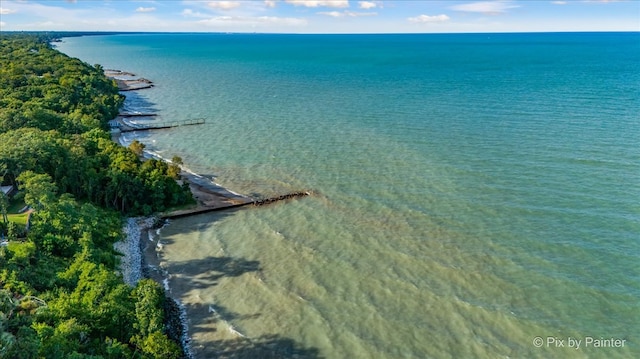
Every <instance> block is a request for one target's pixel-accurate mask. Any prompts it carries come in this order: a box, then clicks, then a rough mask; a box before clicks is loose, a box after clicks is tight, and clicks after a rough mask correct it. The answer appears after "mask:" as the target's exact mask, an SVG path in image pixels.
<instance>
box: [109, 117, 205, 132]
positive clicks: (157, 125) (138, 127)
mask: <svg viewBox="0 0 640 359" xmlns="http://www.w3.org/2000/svg"><path fill="white" fill-rule="evenodd" d="M205 122H206V121H205V119H203V118H199V119H195V120H183V121H166V122H153V123H143V124H141V123H137V124H135V125H129V124H126V123H122V126H120V132H133V131H148V130H161V129H165V128H172V127H179V126H191V125H203V124H204V123H205Z"/></svg>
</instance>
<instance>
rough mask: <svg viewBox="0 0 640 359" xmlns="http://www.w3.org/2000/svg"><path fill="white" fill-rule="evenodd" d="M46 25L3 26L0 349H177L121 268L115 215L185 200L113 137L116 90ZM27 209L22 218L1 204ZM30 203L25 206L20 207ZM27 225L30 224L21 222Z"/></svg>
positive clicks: (52, 353)
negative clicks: (40, 30) (30, 30)
mask: <svg viewBox="0 0 640 359" xmlns="http://www.w3.org/2000/svg"><path fill="white" fill-rule="evenodd" d="M51 40H52V38H51V37H50V36H45V35H41V34H27V35H25V34H17V33H16V34H1V35H0V184H1V185H2V186H13V187H14V188H17V189H18V194H17V195H15V196H13V197H12V198H9V196H8V195H6V194H4V193H0V196H1V198H0V210H2V213H3V216H2V218H1V220H0V235H1V236H2V240H3V244H2V245H1V246H0V357H1V358H178V357H181V356H182V355H183V354H182V351H181V349H180V348H179V346H178V345H177V344H176V343H175V342H174V341H172V340H170V339H169V337H168V336H167V334H166V328H165V326H164V324H163V323H164V316H165V312H164V309H163V306H164V305H165V303H164V301H165V297H164V293H163V291H162V289H161V288H160V287H159V286H158V285H157V284H156V283H155V282H153V281H151V280H142V281H140V282H139V283H138V285H137V286H136V287H135V288H131V287H128V286H127V285H125V284H124V282H123V280H122V276H121V275H120V274H119V273H118V272H117V270H116V269H117V264H118V253H116V252H115V251H114V249H113V244H114V243H115V242H116V241H118V240H120V239H122V236H123V234H122V218H123V217H122V216H123V215H139V214H145V215H147V214H151V213H153V212H157V211H163V210H166V209H167V208H169V207H172V206H177V205H182V204H185V203H189V202H191V201H193V199H192V197H191V194H190V192H189V190H188V187H187V186H180V185H178V183H177V182H176V173H177V172H176V169H175V168H172V167H171V166H170V165H167V164H166V163H165V162H162V161H158V160H154V159H150V160H144V161H143V160H141V159H140V157H139V156H138V155H136V153H134V152H133V151H132V150H130V149H128V148H125V147H122V146H119V145H118V144H116V143H115V142H113V141H111V136H110V133H109V132H108V121H109V120H111V119H113V118H114V117H115V116H116V115H117V113H118V110H119V107H120V106H121V105H122V102H123V100H124V97H123V96H122V95H120V94H119V93H118V89H117V87H116V85H115V83H114V82H113V81H112V80H110V79H108V78H106V77H105V76H104V74H103V69H102V68H101V66H99V65H95V66H91V65H88V64H86V63H83V62H81V61H80V60H78V59H73V58H70V57H68V56H66V55H64V54H62V53H60V52H58V51H56V50H55V49H53V48H52V47H51V46H50V44H49V42H50V41H51ZM15 203H18V204H19V207H22V205H24V207H25V208H30V211H32V212H30V214H29V216H28V220H27V222H26V225H25V226H23V228H18V227H19V225H17V224H16V223H15V222H12V221H10V220H8V218H9V216H7V212H8V211H9V209H10V208H11V207H12V205H14V204H15ZM27 206H28V207H27ZM27 227H28V230H27Z"/></svg>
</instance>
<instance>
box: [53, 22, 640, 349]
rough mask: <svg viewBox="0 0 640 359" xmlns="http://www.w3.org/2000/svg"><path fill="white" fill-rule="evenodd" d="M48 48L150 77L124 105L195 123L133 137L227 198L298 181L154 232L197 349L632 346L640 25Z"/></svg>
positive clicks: (638, 216) (110, 40)
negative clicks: (306, 193)
mask: <svg viewBox="0 0 640 359" xmlns="http://www.w3.org/2000/svg"><path fill="white" fill-rule="evenodd" d="M64 41H65V42H64V43H62V44H59V49H60V50H61V51H63V52H65V53H67V54H69V55H71V56H74V57H79V58H80V59H82V60H84V61H86V62H89V63H91V64H94V63H100V64H102V65H103V66H104V67H105V68H117V69H121V70H126V71H131V72H134V73H136V74H138V75H139V76H144V77H146V78H149V79H152V80H154V81H155V83H156V87H155V88H153V89H151V90H146V91H140V92H138V93H137V94H131V93H130V94H129V95H130V99H129V104H128V106H129V107H131V108H133V109H145V110H146V109H151V110H155V111H157V112H158V113H159V114H160V117H161V119H164V120H182V119H191V118H199V117H204V118H206V119H207V124H206V125H203V126H188V127H181V128H175V129H172V130H170V131H156V132H153V133H150V134H147V135H145V136H143V137H141V138H142V140H143V141H144V142H145V143H146V144H147V146H148V148H150V149H152V150H153V151H156V152H159V153H161V154H163V155H166V156H167V157H171V156H173V155H179V156H181V157H182V158H183V159H184V161H185V163H186V165H187V166H188V167H189V168H191V169H192V170H194V171H196V172H198V173H203V174H207V175H210V176H213V178H214V180H215V181H216V182H217V183H220V184H222V185H224V186H226V187H228V188H230V189H231V190H234V191H236V192H240V193H244V194H249V195H254V196H268V195H273V194H279V193H283V192H288V191H293V190H311V191H313V192H314V196H312V197H308V198H304V199H301V200H296V201H291V202H287V203H280V204H277V205H273V206H268V207H262V208H255V209H246V210H240V211H236V212H230V213H224V214H218V215H201V216H197V217H192V218H188V219H181V220H176V221H174V222H173V223H171V225H170V226H168V227H166V228H164V229H163V230H162V231H161V234H160V240H161V241H162V243H163V245H164V247H163V250H162V252H161V259H162V266H163V267H164V268H165V269H166V270H167V271H168V272H169V273H170V274H171V278H170V279H169V284H170V286H171V288H172V295H174V296H175V297H177V298H179V299H180V300H181V301H182V302H183V303H184V304H185V306H186V308H187V311H188V313H189V314H190V324H191V327H190V335H191V336H192V338H193V343H192V344H193V347H194V352H195V353H196V354H197V355H199V356H200V357H211V356H213V355H215V354H216V353H218V354H219V350H221V349H220V348H232V346H231V345H230V343H232V342H233V340H234V338H238V337H239V336H240V335H242V336H245V337H246V338H249V339H250V340H251V341H252V342H253V343H254V346H255V347H259V346H260V345H267V344H277V345H280V346H282V347H285V348H289V349H288V350H284V351H283V353H287V354H286V355H285V354H282V355H283V356H287V355H288V356H293V354H292V353H293V352H295V350H297V353H298V354H300V355H303V354H304V355H307V356H309V357H313V356H315V355H317V356H321V357H327V358H426V357H429V358H463V357H474V358H496V357H511V358H520V357H540V358H552V357H556V358H566V357H586V356H589V357H607V358H609V357H627V358H632V357H639V356H640V338H639V337H638V333H640V264H639V263H640V241H639V240H640V202H639V200H640V146H638V143H639V142H640V121H639V114H640V35H639V34H638V33H598V34H587V33H580V34H473V35H240V34H232V35H226V34H225V35H223V34H143V35H120V36H95V37H81V38H67V39H65V40H64ZM203 308H205V309H208V310H202V309H203ZM214 328H215V329H214ZM538 336H539V337H542V338H543V339H544V345H542V348H537V347H536V346H535V345H534V342H533V341H534V339H535V338H536V337H538ZM547 337H556V338H559V339H564V340H565V346H566V345H567V344H566V343H567V342H568V339H580V340H582V346H581V348H579V349H577V350H576V349H575V348H558V347H556V343H557V342H551V341H550V342H547ZM587 337H593V338H596V339H600V338H601V337H602V338H605V339H610V338H616V339H621V340H625V344H624V346H623V347H621V348H594V347H593V345H591V346H589V347H585V343H584V341H585V340H586V338H587ZM255 347H247V348H244V349H243V350H245V351H244V352H242V353H243V354H246V353H249V354H246V356H247V357H251V356H252V354H251V353H253V356H255V357H258V356H259V355H258V354H256V353H257V352H251V350H254V349H255ZM291 347H294V349H295V350H293V349H291ZM236 349H237V348H235V349H229V351H230V352H232V351H233V350H236Z"/></svg>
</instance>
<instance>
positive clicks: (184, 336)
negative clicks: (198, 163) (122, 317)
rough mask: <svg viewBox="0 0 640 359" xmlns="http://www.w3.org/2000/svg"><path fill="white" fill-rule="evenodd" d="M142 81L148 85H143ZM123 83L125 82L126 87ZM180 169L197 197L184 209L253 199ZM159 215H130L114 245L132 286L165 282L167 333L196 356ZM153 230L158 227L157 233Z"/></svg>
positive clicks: (117, 136) (120, 139) (135, 85)
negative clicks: (162, 254)
mask: <svg viewBox="0 0 640 359" xmlns="http://www.w3.org/2000/svg"><path fill="white" fill-rule="evenodd" d="M105 76H107V77H109V78H112V79H114V80H115V81H116V82H117V84H118V87H119V89H120V91H134V90H141V89H146V88H151V87H153V84H152V82H151V81H149V80H146V79H133V80H124V79H118V78H116V77H117V76H125V77H130V78H131V77H133V76H135V75H134V74H131V73H129V72H124V71H120V70H105ZM139 80H140V81H142V82H140V81H139ZM140 84H142V85H144V86H139V85H140ZM130 85H132V86H130ZM123 86H125V87H124V89H123ZM111 140H112V141H114V142H116V143H117V144H119V145H121V146H123V147H127V146H128V144H127V142H128V140H127V139H126V138H125V137H124V136H123V134H122V133H121V132H119V131H118V132H112V133H111ZM143 157H144V158H147V159H149V158H154V159H157V160H161V161H165V162H167V163H172V162H171V160H169V159H166V158H163V157H162V156H160V155H159V154H157V153H154V152H152V151H148V150H145V151H143ZM180 170H181V171H180V179H179V181H184V180H186V181H188V183H189V189H190V191H191V195H192V196H193V198H194V200H195V201H196V203H195V204H194V205H192V206H189V207H186V208H184V209H183V210H185V211H192V210H194V209H196V210H197V209H212V208H216V209H218V208H219V209H222V208H226V207H234V206H237V205H238V204H243V203H249V202H252V201H253V200H252V199H251V198H249V197H247V196H243V195H241V194H239V193H235V192H233V191H231V190H229V189H226V188H224V187H222V186H220V185H218V184H217V183H215V182H213V180H212V179H208V178H206V177H204V176H202V175H199V174H197V173H194V172H192V171H190V170H189V169H187V168H186V167H185V166H182V165H181V166H180ZM178 211H179V210H178ZM174 212H176V211H174ZM159 215H160V213H156V214H154V215H153V216H149V217H128V218H126V221H125V222H124V224H123V234H124V235H125V236H124V238H123V239H122V240H121V241H119V242H116V243H115V244H114V249H115V250H116V251H118V252H120V253H122V254H123V255H122V257H121V259H120V265H119V267H118V270H119V271H120V273H121V274H122V276H123V280H124V282H125V283H126V284H127V285H129V286H132V287H134V286H135V285H136V284H137V283H138V281H139V280H141V279H143V278H149V279H153V280H154V281H155V282H156V283H158V284H159V285H161V287H162V288H163V290H164V296H165V300H166V301H165V306H164V307H165V308H164V310H165V326H166V330H167V335H168V336H169V337H170V338H171V339H172V340H174V341H176V343H178V344H179V345H180V347H181V349H182V352H183V353H184V357H186V358H188V359H192V358H195V357H196V356H195V355H194V351H193V348H192V346H191V340H192V339H191V337H190V336H189V319H188V316H187V310H186V308H185V306H184V305H183V304H182V302H181V301H180V299H178V298H174V297H173V296H172V295H171V288H170V287H169V279H170V278H171V275H170V274H169V273H167V272H166V270H164V269H163V268H162V267H161V266H160V262H161V261H160V258H159V255H158V252H159V251H161V250H162V243H161V242H160V240H159V239H157V236H158V235H159V231H160V229H161V228H162V226H159V224H160V223H161V221H160V219H159ZM164 223H165V224H166V223H168V222H164ZM153 231H155V236H154V235H153Z"/></svg>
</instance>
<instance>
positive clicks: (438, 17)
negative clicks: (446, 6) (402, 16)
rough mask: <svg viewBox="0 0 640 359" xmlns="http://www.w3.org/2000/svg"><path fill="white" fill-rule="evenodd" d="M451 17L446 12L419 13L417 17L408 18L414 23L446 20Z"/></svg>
mask: <svg viewBox="0 0 640 359" xmlns="http://www.w3.org/2000/svg"><path fill="white" fill-rule="evenodd" d="M449 19H450V17H449V16H447V15H444V14H441V15H433V16H429V15H424V14H423V15H418V16H416V17H410V18H408V19H407V20H409V22H413V23H427V22H445V21H449Z"/></svg>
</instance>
